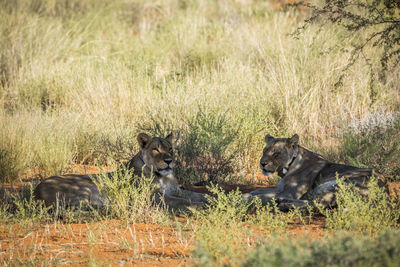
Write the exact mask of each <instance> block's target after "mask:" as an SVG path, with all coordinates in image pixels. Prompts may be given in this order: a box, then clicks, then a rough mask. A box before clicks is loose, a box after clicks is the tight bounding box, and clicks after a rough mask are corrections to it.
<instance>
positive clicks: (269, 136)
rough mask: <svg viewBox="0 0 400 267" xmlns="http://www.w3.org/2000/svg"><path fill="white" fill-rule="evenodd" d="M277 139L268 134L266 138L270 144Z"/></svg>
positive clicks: (266, 141)
mask: <svg viewBox="0 0 400 267" xmlns="http://www.w3.org/2000/svg"><path fill="white" fill-rule="evenodd" d="M274 139H275V138H274V137H272V136H271V135H269V134H267V135H266V136H265V143H267V144H268V143H269V142H270V141H272V140H274Z"/></svg>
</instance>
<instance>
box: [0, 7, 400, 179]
mask: <svg viewBox="0 0 400 267" xmlns="http://www.w3.org/2000/svg"><path fill="white" fill-rule="evenodd" d="M279 3H280V2H279V1H274V0H271V1H261V0H236V1H230V0H229V1H228V0H221V1H212V0H191V1H183V0H146V1H144V0H104V1H96V0H57V1H56V0H32V1H28V0H14V1H8V0H0V181H10V180H15V179H17V178H18V177H19V176H21V175H22V174H23V173H25V172H26V171H28V170H30V169H37V170H39V171H40V173H41V174H42V175H43V176H46V175H54V174H59V173H63V172H65V170H66V168H67V167H68V166H69V165H70V164H74V163H78V164H95V163H97V164H101V165H115V164H116V163H118V162H120V161H123V160H126V159H128V158H129V157H130V156H132V155H133V154H134V153H135V152H137V150H138V146H137V144H136V135H137V134H138V133H139V132H142V131H146V132H148V133H149V134H153V135H163V136H165V135H167V134H168V133H169V132H171V131H173V132H175V133H176V135H177V137H178V139H177V141H176V157H177V158H176V160H177V168H176V172H177V178H178V179H179V180H180V182H183V183H189V182H198V181H201V180H204V179H210V180H214V181H219V182H229V181H235V182H238V181H239V182H240V181H242V182H243V181H244V178H245V177H246V176H247V177H248V176H249V175H250V176H254V175H255V174H256V173H257V172H259V166H258V161H259V158H260V156H261V153H262V148H263V146H264V143H263V140H264V136H265V134H267V133H269V134H271V135H274V136H288V135H291V134H293V133H298V134H299V135H300V136H301V139H302V140H301V143H302V144H304V145H307V146H308V147H310V148H312V149H313V150H315V151H316V152H319V153H322V154H323V155H324V156H326V157H328V159H331V160H336V161H339V162H344V163H349V164H354V165H357V166H370V167H374V168H376V169H377V170H378V171H379V172H381V173H383V174H385V175H387V176H388V177H389V178H391V179H398V177H399V176H400V174H399V172H400V171H399V165H400V152H399V149H398V148H399V146H400V141H399V140H400V138H399V132H400V123H399V122H400V116H399V107H400V105H399V103H400V96H399V84H400V75H399V73H392V75H391V76H390V77H388V79H387V80H386V81H385V83H384V84H382V83H380V84H374V85H371V81H370V75H369V71H370V69H369V68H368V66H367V65H366V64H365V62H362V61H360V62H357V63H356V64H355V65H354V66H353V67H352V68H351V69H350V70H349V71H347V73H346V76H345V78H344V80H343V86H342V87H335V86H334V84H335V83H336V82H337V80H338V78H339V76H340V75H341V74H342V70H343V69H344V67H345V65H346V63H347V60H348V58H349V53H348V50H347V48H348V47H349V45H350V44H351V42H352V40H349V39H343V38H341V37H342V35H343V34H342V31H343V30H342V29H340V28H338V27H336V26H334V25H332V26H331V27H329V30H327V29H326V28H325V30H324V31H320V30H319V27H318V25H312V26H311V27H309V28H307V29H306V31H305V32H304V33H303V34H302V35H299V36H293V35H291V33H293V32H294V31H295V30H296V28H297V27H299V26H300V23H301V21H302V20H303V19H304V18H306V17H307V12H308V11H307V10H283V9H282V8H280V5H279ZM321 23H324V22H323V21H321ZM354 38H358V36H357V35H354ZM370 53H371V55H373V51H370ZM371 123H375V124H374V125H377V126H376V127H375V128H374V127H372V126H371ZM363 127H364V128H363ZM358 129H364V130H362V131H359V130H358ZM376 129H378V130H376Z"/></svg>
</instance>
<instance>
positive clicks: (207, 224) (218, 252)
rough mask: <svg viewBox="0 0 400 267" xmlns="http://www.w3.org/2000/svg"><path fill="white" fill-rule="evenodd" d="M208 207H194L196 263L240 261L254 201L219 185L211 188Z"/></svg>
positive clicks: (208, 263) (211, 264)
mask: <svg viewBox="0 0 400 267" xmlns="http://www.w3.org/2000/svg"><path fill="white" fill-rule="evenodd" d="M208 189H209V190H210V192H211V193H212V194H213V195H212V196H208V201H209V204H208V208H207V209H205V210H192V213H193V224H194V229H193V230H194V233H195V240H196V244H197V248H196V250H195V251H194V258H195V263H196V264H198V265H201V266H207V265H208V266H213V264H217V265H232V264H237V263H238V262H239V260H240V258H241V254H243V252H244V251H245V250H246V247H247V245H246V240H247V236H248V235H249V233H250V232H249V230H248V229H247V227H246V225H245V221H246V220H247V218H248V215H247V210H248V209H249V207H250V205H251V203H248V202H247V201H245V200H244V199H243V198H242V196H241V193H240V191H239V190H236V191H231V192H229V193H227V194H226V193H225V192H224V191H223V189H222V188H220V187H219V186H211V187H208Z"/></svg>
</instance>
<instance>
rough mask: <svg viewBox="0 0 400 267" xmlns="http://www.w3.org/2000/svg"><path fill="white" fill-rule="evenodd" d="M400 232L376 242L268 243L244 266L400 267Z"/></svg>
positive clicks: (350, 237)
mask: <svg viewBox="0 0 400 267" xmlns="http://www.w3.org/2000/svg"><path fill="white" fill-rule="evenodd" d="M399 263H400V232H399V231H397V230H390V231H386V232H383V233H381V234H379V235H378V236H377V237H376V238H371V237H370V236H360V235H354V234H349V233H347V234H343V233H342V234H339V235H335V236H333V237H331V238H329V239H328V240H313V241H311V242H307V241H305V240H303V241H294V240H293V239H285V240H283V241H279V240H276V241H275V242H272V240H268V241H266V242H265V243H264V244H263V245H260V246H258V247H256V248H255V249H253V250H251V251H250V252H249V253H248V256H247V260H246V261H245V262H244V264H243V265H242V266H288V267H290V266H296V267H297V266H310V267H311V266H360V267H361V266H398V265H399Z"/></svg>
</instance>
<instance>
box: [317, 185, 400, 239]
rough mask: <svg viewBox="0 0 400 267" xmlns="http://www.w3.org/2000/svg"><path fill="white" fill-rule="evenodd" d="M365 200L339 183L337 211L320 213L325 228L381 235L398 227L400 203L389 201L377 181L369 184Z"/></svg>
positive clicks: (353, 189)
mask: <svg viewBox="0 0 400 267" xmlns="http://www.w3.org/2000/svg"><path fill="white" fill-rule="evenodd" d="M368 192H369V193H368V196H362V195H361V194H360V192H359V191H357V190H356V189H355V188H354V186H353V185H351V184H348V183H347V184H345V183H344V181H343V179H338V192H337V194H336V203H337V208H336V209H333V210H332V209H320V212H321V213H322V214H323V215H324V216H326V226H327V227H328V228H329V229H335V230H358V231H370V232H371V231H381V230H384V229H387V228H390V227H394V226H398V224H399V219H400V203H399V202H398V200H397V199H390V198H389V195H388V194H387V192H386V189H385V188H383V187H379V186H378V180H377V179H376V178H373V179H371V181H370V182H369V184H368Z"/></svg>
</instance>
